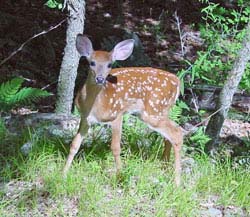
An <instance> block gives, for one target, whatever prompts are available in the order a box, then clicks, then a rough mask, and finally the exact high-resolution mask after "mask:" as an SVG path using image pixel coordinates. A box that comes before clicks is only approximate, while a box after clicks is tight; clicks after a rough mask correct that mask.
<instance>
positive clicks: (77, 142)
mask: <svg viewBox="0 0 250 217" xmlns="http://www.w3.org/2000/svg"><path fill="white" fill-rule="evenodd" d="M87 131H88V124H87V120H86V119H83V118H82V119H81V122H80V127H79V129H78V132H77V134H76V135H75V137H74V139H73V141H72V143H71V145H70V151H69V155H68V158H67V161H66V164H65V166H64V169H63V175H64V176H66V175H67V172H68V170H69V168H70V166H71V164H72V161H73V159H74V157H75V155H76V153H77V152H78V150H79V148H80V146H81V143H82V140H83V137H84V135H85V134H86V133H87Z"/></svg>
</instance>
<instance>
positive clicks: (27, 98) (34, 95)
mask: <svg viewBox="0 0 250 217" xmlns="http://www.w3.org/2000/svg"><path fill="white" fill-rule="evenodd" d="M49 95H50V94H49V93H48V92H47V91H44V90H40V89H37V88H31V87H24V88H22V89H21V90H19V91H18V92H17V93H16V94H15V95H13V96H12V98H11V101H12V103H18V104H24V103H25V104H28V103H31V102H34V101H36V100H38V99H39V98H41V97H46V96H49Z"/></svg>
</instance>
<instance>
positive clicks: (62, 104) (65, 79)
mask: <svg viewBox="0 0 250 217" xmlns="http://www.w3.org/2000/svg"><path fill="white" fill-rule="evenodd" d="M66 5H67V8H68V11H69V15H70V16H69V18H68V28H67V32H66V46H65V48H64V56H63V60H62V64H61V69H60V75H59V79H58V87H57V102H56V113H57V114H67V115H68V114H70V113H71V109H72V102H73V97H74V87H75V79H76V75H77V68H78V63H79V59H80V55H79V53H78V52H77V50H76V47H75V41H76V36H77V35H78V34H79V33H83V29H84V19H85V0H67V2H66Z"/></svg>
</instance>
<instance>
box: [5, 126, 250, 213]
mask: <svg viewBox="0 0 250 217" xmlns="http://www.w3.org/2000/svg"><path fill="white" fill-rule="evenodd" d="M127 130H128V129H127ZM131 135H134V132H133V133H132V134H131V132H130V133H129V132H128V131H126V132H125V135H124V134H123V136H124V137H123V142H124V144H123V148H122V162H123V170H122V173H121V175H120V176H119V177H116V175H115V170H114V163H113V156H112V154H111V152H110V150H109V145H108V143H109V142H108V141H109V138H110V137H108V138H107V141H103V137H102V138H101V139H95V140H93V141H92V145H91V146H88V145H87V146H86V147H84V149H81V151H80V152H79V153H78V155H77V157H76V158H75V160H74V163H73V166H72V167H71V169H70V171H69V173H68V176H67V178H64V177H63V176H62V168H63V165H64V163H65V159H66V153H68V148H66V149H67V150H65V147H64V145H63V142H62V141H60V140H58V139H54V140H49V139H48V138H39V137H37V138H36V137H35V136H34V134H32V135H30V136H31V137H32V138H33V143H34V144H33V145H34V146H33V149H32V151H31V152H30V153H29V154H28V156H26V157H25V156H23V154H22V153H20V148H19V149H18V150H17V151H16V152H15V155H12V157H9V158H7V157H5V158H4V159H5V166H4V167H3V168H2V169H1V177H4V180H5V181H4V180H2V182H1V183H0V198H1V200H0V216H3V217H10V216H15V217H16V216H25V217H26V216H93V217H94V216H100V217H103V216H107V217H108V216H110V217H111V216H114V217H115V216H121V217H123V216H145V217H146V216H148V217H150V216H159V217H161V216H162V217H166V216H190V217H191V216H192V217H193V216H197V217H198V216H203V217H209V216H211V217H222V216H226V217H232V216H235V217H238V216H240V217H244V216H245V217H247V216H249V215H250V209H249V207H250V187H249V183H250V171H249V167H248V166H246V165H247V164H240V163H239V162H240V161H239V162H232V161H231V159H230V158H227V157H226V156H225V157H224V159H223V160H222V159H220V160H217V159H216V158H214V159H211V158H208V157H207V156H206V155H203V154H201V153H198V152H196V153H190V154H187V150H188V149H189V147H188V146H186V145H184V147H183V151H182V152H183V156H182V184H181V187H180V188H176V187H175V185H174V174H173V160H174V159H173V157H172V158H171V162H170V164H169V165H167V166H164V163H163V162H162V160H161V153H162V149H163V144H162V140H161V139H160V138H159V137H157V136H155V135H154V134H152V135H150V137H149V136H148V135H147V141H149V140H150V139H151V143H154V144H149V146H138V145H136V144H135V143H136V142H137V143H139V142H144V140H143V141H142V140H138V139H137V138H136V137H135V136H134V137H132V136H131ZM141 138H143V137H141ZM149 138H150V139H149ZM26 139H27V138H26ZM18 140H19V143H17V141H15V144H21V141H20V138H19V139H18ZM34 140H35V141H34ZM135 141H136V142H135ZM10 144H11V142H10ZM63 150H64V151H63ZM12 151H13V150H12ZM64 153H65V154H64Z"/></svg>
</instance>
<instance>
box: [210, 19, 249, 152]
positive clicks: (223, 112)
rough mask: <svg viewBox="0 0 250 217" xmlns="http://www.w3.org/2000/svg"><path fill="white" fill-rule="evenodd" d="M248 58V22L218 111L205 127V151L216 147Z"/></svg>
mask: <svg viewBox="0 0 250 217" xmlns="http://www.w3.org/2000/svg"><path fill="white" fill-rule="evenodd" d="M249 60H250V23H248V25H247V28H246V35H245V37H244V40H243V43H242V48H241V50H240V51H239V53H238V56H237V58H236V60H235V63H234V65H233V68H232V70H231V71H230V72H229V74H228V78H227V80H226V82H225V84H224V87H223V88H222V90H221V93H220V96H219V100H218V103H217V109H218V110H219V112H218V113H217V114H216V115H214V116H213V117H212V118H211V119H210V121H209V123H208V125H207V128H206V134H207V135H208V136H210V138H211V141H210V142H209V143H208V144H207V145H206V147H205V150H206V152H210V153H211V151H213V150H214V149H215V147H216V144H217V141H218V138H219V135H220V131H221V128H222V125H223V123H224V120H225V118H226V117H227V113H228V110H229V108H230V105H231V103H232V99H233V95H234V93H235V92H236V90H237V87H238V85H239V82H240V80H241V78H242V76H243V74H244V71H245V68H246V64H247V62H248V61H249Z"/></svg>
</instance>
